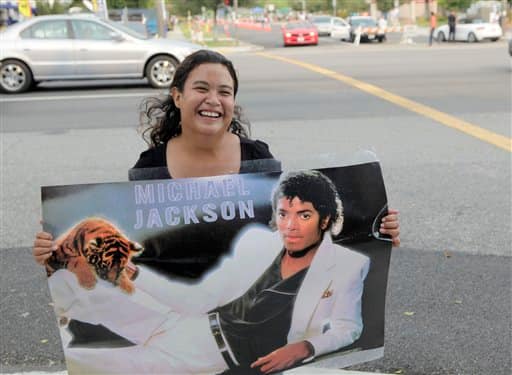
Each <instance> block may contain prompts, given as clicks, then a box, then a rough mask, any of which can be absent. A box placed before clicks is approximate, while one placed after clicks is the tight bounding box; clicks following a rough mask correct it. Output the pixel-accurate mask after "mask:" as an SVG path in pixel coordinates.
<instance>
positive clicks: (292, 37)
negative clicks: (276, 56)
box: [282, 22, 318, 47]
mask: <svg viewBox="0 0 512 375" xmlns="http://www.w3.org/2000/svg"><path fill="white" fill-rule="evenodd" d="M282 31H283V41H284V46H285V47H286V46H296V45H305V44H313V45H317V44H318V29H317V28H316V26H315V25H313V24H312V23H309V22H289V23H287V24H285V25H283V27H282Z"/></svg>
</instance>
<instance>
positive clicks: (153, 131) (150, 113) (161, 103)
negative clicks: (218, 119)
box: [140, 49, 250, 147]
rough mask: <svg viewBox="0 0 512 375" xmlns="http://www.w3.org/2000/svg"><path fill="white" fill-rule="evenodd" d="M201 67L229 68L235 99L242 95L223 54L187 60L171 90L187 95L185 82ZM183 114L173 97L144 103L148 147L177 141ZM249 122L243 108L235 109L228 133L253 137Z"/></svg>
mask: <svg viewBox="0 0 512 375" xmlns="http://www.w3.org/2000/svg"><path fill="white" fill-rule="evenodd" d="M201 64H222V65H224V66H225V67H226V69H227V70H228V72H229V74H230V75H231V77H232V78H233V84H234V96H236V94H237V92H238V77H237V74H236V71H235V68H234V66H233V63H232V62H231V61H230V60H228V59H227V58H226V57H225V56H223V55H222V54H220V53H218V52H215V51H211V50H204V49H203V50H199V51H196V52H194V53H192V54H191V55H189V56H187V57H186V58H185V60H183V62H182V63H181V64H180V65H179V66H178V68H177V69H176V72H175V73H174V78H173V80H172V83H171V86H170V88H169V89H170V90H172V88H173V87H176V88H177V89H178V91H180V92H183V87H184V86H185V81H186V80H187V78H188V76H189V74H190V72H191V71H192V70H194V69H195V68H196V67H198V66H199V65H201ZM180 122H181V113H180V110H179V108H177V107H176V105H175V104H174V100H173V98H172V96H171V95H167V96H166V97H165V98H158V97H149V98H146V99H144V100H143V101H142V103H141V105H140V128H141V131H142V137H143V138H144V140H145V141H146V142H147V143H148V145H149V147H156V146H157V145H159V144H165V143H167V141H168V140H169V139H171V138H173V137H176V136H178V135H180V134H181V124H180ZM249 128H250V124H249V122H248V121H247V120H246V119H245V118H244V117H243V114H242V108H241V107H240V106H238V105H235V110H234V114H233V119H232V120H231V124H230V126H229V128H228V131H230V132H232V133H234V134H237V135H240V136H243V137H247V138H248V137H249V135H250V134H249Z"/></svg>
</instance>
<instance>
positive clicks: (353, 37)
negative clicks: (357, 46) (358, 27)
mask: <svg viewBox="0 0 512 375" xmlns="http://www.w3.org/2000/svg"><path fill="white" fill-rule="evenodd" d="M355 40H356V36H355V35H354V34H352V33H351V34H350V43H354V41H355Z"/></svg>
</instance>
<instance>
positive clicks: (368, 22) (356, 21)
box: [350, 18, 377, 26]
mask: <svg viewBox="0 0 512 375" xmlns="http://www.w3.org/2000/svg"><path fill="white" fill-rule="evenodd" d="M350 24H351V25H354V26H377V23H376V22H375V20H374V19H372V18H352V19H351V20H350Z"/></svg>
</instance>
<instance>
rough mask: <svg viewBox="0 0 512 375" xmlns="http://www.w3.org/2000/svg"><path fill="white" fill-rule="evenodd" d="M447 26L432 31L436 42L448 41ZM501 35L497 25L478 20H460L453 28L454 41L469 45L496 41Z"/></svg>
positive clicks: (501, 31) (501, 32)
mask: <svg viewBox="0 0 512 375" xmlns="http://www.w3.org/2000/svg"><path fill="white" fill-rule="evenodd" d="M448 35H449V29H448V25H442V26H439V27H438V28H437V29H435V30H434V38H435V39H436V40H437V41H438V42H445V41H447V40H448ZM502 35H503V30H502V29H501V27H500V25H498V24H497V23H489V22H484V21H483V20H482V19H479V18H461V19H459V20H458V21H457V25H456V27H455V40H456V41H464V42H469V43H474V42H480V41H482V40H484V39H488V40H491V41H493V42H495V41H497V40H498V39H500V38H501V36H502Z"/></svg>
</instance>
